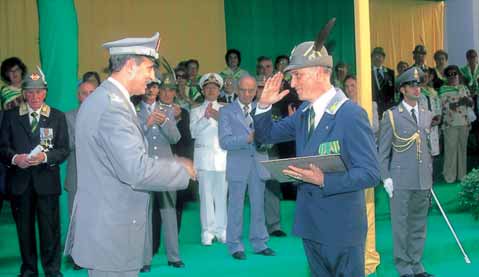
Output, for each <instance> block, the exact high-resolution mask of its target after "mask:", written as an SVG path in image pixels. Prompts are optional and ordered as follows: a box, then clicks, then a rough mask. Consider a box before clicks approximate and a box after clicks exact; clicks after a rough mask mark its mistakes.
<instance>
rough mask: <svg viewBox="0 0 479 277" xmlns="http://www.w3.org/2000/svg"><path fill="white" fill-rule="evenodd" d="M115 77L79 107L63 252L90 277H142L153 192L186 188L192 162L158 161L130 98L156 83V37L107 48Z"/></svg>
mask: <svg viewBox="0 0 479 277" xmlns="http://www.w3.org/2000/svg"><path fill="white" fill-rule="evenodd" d="M103 46H104V47H105V48H108V49H109V52H110V60H109V69H110V72H111V75H110V77H109V78H108V79H107V80H105V81H104V82H102V84H101V85H100V86H99V87H98V88H97V89H96V90H95V92H94V93H93V94H92V95H91V96H89V97H88V98H87V99H86V100H85V102H84V103H83V104H82V105H81V107H80V111H79V112H78V116H77V124H76V130H75V137H76V142H75V144H76V148H75V149H76V154H77V170H78V184H77V185H78V187H77V193H76V195H75V201H74V203H73V211H72V217H71V221H70V226H69V232H68V237H67V242H66V244H65V253H66V254H67V255H68V254H71V256H72V258H73V260H74V261H75V263H76V264H78V265H79V266H82V267H84V268H87V269H88V270H89V271H88V274H89V276H93V277H96V276H137V275H138V272H139V270H140V269H141V267H142V266H143V265H144V256H143V254H144V251H145V242H146V238H147V218H148V207H149V199H150V195H149V191H171V190H177V189H181V188H184V187H185V186H186V185H187V184H188V179H189V178H190V177H191V178H195V172H194V169H193V164H192V162H191V161H190V160H186V159H182V158H175V159H171V158H168V159H164V158H158V159H154V158H151V157H149V156H148V149H147V141H146V137H145V136H144V134H143V130H142V127H141V125H140V123H139V121H138V118H137V114H136V111H135V107H134V106H133V104H132V103H131V102H130V100H129V97H130V96H131V95H137V94H140V95H141V94H144V93H145V88H146V84H147V82H148V81H150V80H152V79H153V78H154V68H155V60H154V59H156V58H158V52H157V47H158V46H159V34H158V33H156V34H155V35H154V36H153V37H151V38H127V39H123V40H119V41H114V42H110V43H106V44H104V45H103Z"/></svg>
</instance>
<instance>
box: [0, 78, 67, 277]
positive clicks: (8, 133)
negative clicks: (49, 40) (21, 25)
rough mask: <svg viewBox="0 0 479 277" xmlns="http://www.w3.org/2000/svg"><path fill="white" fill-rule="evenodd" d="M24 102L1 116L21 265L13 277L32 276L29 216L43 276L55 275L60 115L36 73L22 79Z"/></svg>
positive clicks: (1, 149)
mask: <svg viewBox="0 0 479 277" xmlns="http://www.w3.org/2000/svg"><path fill="white" fill-rule="evenodd" d="M22 92H23V96H24V97H25V100H26V101H25V103H22V104H21V105H20V106H19V107H17V108H14V109H13V110H10V111H8V112H6V113H5V118H4V121H3V124H2V130H1V140H0V159H1V161H2V162H3V163H4V164H6V165H9V166H8V169H7V182H8V183H9V184H10V185H11V192H12V195H13V200H12V210H13V211H14V214H15V220H16V226H17V234H18V240H19V243H20V253H21V256H22V265H21V268H20V275H19V276H38V265H37V263H38V261H37V255H38V254H37V247H36V245H37V240H36V238H35V236H36V234H35V233H36V231H35V218H38V231H39V232H38V234H39V235H40V239H39V241H40V242H41V243H40V258H41V261H42V266H43V271H44V272H45V275H46V276H49V277H53V276H62V274H61V272H60V265H61V252H60V244H61V243H60V210H59V196H60V193H61V182H60V164H61V163H62V162H63V161H64V160H65V159H66V158H67V156H68V154H69V146H68V131H67V123H66V120H65V115H64V114H63V113H62V112H60V111H58V110H56V109H54V108H51V107H50V106H48V105H47V104H45V102H44V101H45V97H46V95H47V83H46V81H45V76H44V75H43V73H42V72H41V70H40V69H39V70H38V71H37V72H32V73H30V74H27V75H26V76H25V78H24V79H23V83H22Z"/></svg>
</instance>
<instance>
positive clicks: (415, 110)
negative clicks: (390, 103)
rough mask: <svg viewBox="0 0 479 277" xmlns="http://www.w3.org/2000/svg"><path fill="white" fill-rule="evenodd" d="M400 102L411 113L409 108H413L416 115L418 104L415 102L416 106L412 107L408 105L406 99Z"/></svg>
mask: <svg viewBox="0 0 479 277" xmlns="http://www.w3.org/2000/svg"><path fill="white" fill-rule="evenodd" d="M402 104H403V106H404V108H406V110H407V111H408V112H409V113H411V109H414V112H415V113H416V115H417V112H418V106H419V105H418V104H417V103H416V106H414V107H412V106H411V105H409V104H408V103H406V101H404V100H403V101H402Z"/></svg>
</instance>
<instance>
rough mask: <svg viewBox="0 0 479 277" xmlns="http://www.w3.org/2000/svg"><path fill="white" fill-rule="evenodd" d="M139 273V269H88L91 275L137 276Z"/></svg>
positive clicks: (109, 276) (112, 276) (98, 276)
mask: <svg viewBox="0 0 479 277" xmlns="http://www.w3.org/2000/svg"><path fill="white" fill-rule="evenodd" d="M139 273H140V270H139V269H138V270H134V271H100V270H94V269H89V270H88V276H89V277H137V276H138V274H139Z"/></svg>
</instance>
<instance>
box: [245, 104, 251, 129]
mask: <svg viewBox="0 0 479 277" xmlns="http://www.w3.org/2000/svg"><path fill="white" fill-rule="evenodd" d="M243 112H244V117H245V121H246V125H248V127H250V128H253V118H251V115H250V114H249V105H244V107H243Z"/></svg>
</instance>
